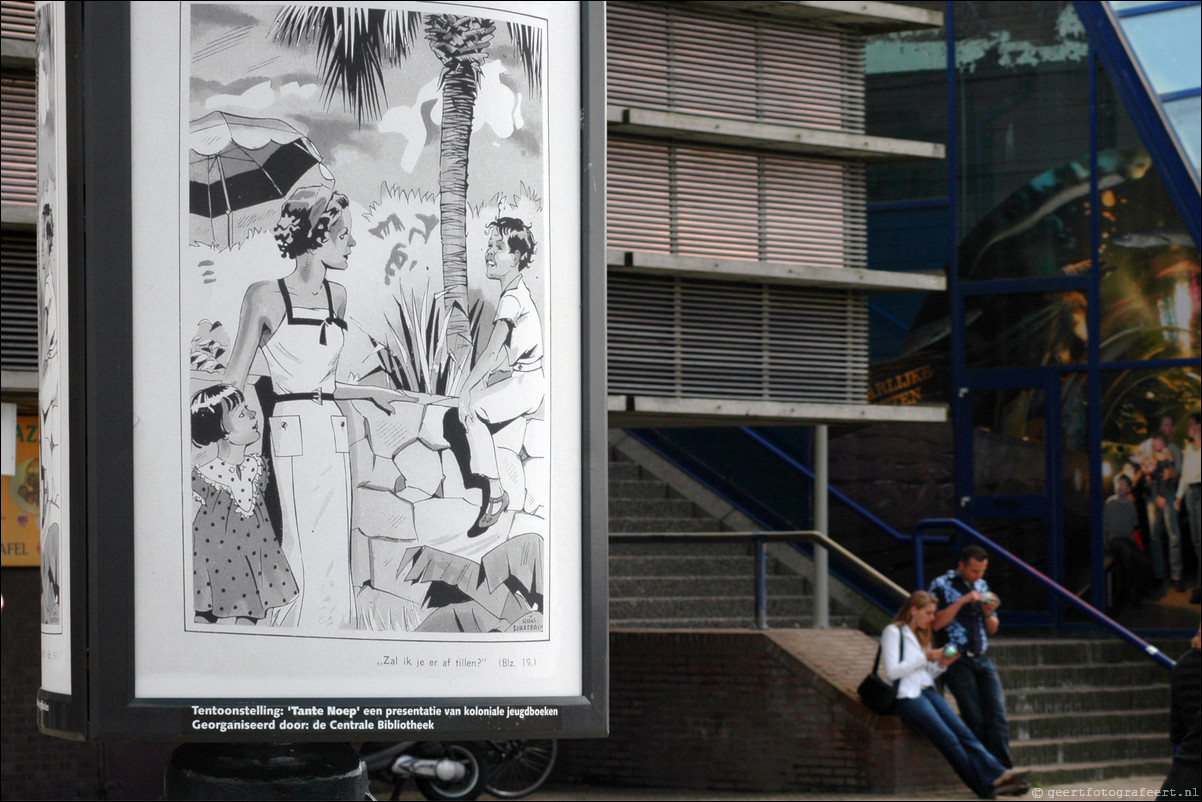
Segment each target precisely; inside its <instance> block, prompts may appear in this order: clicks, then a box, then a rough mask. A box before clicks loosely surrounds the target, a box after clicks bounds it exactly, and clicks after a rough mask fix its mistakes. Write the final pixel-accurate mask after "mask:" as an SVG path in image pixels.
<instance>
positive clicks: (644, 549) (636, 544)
mask: <svg viewBox="0 0 1202 802" xmlns="http://www.w3.org/2000/svg"><path fill="white" fill-rule="evenodd" d="M710 523H713V522H710ZM714 525H716V524H714ZM615 557H642V558H644V559H652V558H655V557H700V558H713V559H716V558H720V557H741V558H743V559H745V560H747V561H748V565H749V566H751V565H752V563H751V560H752V559H753V553H752V548H751V546H750V545H749V544H747V543H740V542H738V541H718V542H706V543H698V542H697V541H687V540H652V541H646V540H639V541H622V540H613V539H611V540H610V542H609V558H610V559H611V560H612V559H614V558H615ZM750 570H754V568H751V569H750Z"/></svg>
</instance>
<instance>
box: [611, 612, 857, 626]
mask: <svg viewBox="0 0 1202 802" xmlns="http://www.w3.org/2000/svg"><path fill="white" fill-rule="evenodd" d="M829 620H830V628H831V629H857V628H858V627H859V626H860V619H859V617H858V616H854V615H831V616H830V619H829ZM609 626H610V628H611V629H755V619H754V618H752V617H749V616H733V617H726V618H646V619H635V618H627V619H622V618H610V620H609ZM768 626H769V627H770V628H772V629H797V628H807V629H808V628H810V627H813V626H814V619H813V617H812V616H769V617H768Z"/></svg>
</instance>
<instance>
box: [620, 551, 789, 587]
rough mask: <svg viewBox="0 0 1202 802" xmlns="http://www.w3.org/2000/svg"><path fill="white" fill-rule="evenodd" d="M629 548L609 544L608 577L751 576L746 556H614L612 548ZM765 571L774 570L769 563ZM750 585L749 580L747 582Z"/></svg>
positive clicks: (751, 563) (752, 568)
mask: <svg viewBox="0 0 1202 802" xmlns="http://www.w3.org/2000/svg"><path fill="white" fill-rule="evenodd" d="M624 545H630V544H622V543H611V544H610V556H609V575H610V577H611V578H612V577H646V576H707V577H709V576H730V575H732V574H741V575H742V576H745V577H752V576H754V572H755V558H754V557H751V556H748V555H738V554H729V555H725V556H715V557H709V556H699V555H689V554H672V555H641V554H614V553H613V549H614V548H615V547H616V546H624ZM768 565H769V571H772V570H773V568H774V564H773V563H769V564H768ZM749 581H750V580H749Z"/></svg>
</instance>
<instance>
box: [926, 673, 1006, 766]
mask: <svg viewBox="0 0 1202 802" xmlns="http://www.w3.org/2000/svg"><path fill="white" fill-rule="evenodd" d="M943 680H944V683H945V684H946V685H947V687H948V689H949V690H951V692H952V696H955V697H956V704H957V705H958V706H959V708H960V717H961V718H963V719H964V723H965V724H967V725H968V728H969V729H970V730H972V733H973V735H975V736H977V738H979V739H980V741H981V743H983V744H984V745H985V748H986V749H988V750H989V751H990V753H991V754H992V755H993V756H994V757H996V758H997V759H998V762H999V763H1001V764H1002V765H1003V766H1005V767H1006V768H1010V767H1011V766H1013V765H1014V764H1013V763H1011V762H1010V725H1009V724H1008V723H1007V722H1006V700H1005V698H1003V696H1002V683H1001V681H1000V680H999V679H998V676H997V670H996V669H994V667H993V661H991V660H990V659H989V658H988V657H986V656H985V655H979V656H977V657H970V656H969V655H967V654H964V655H962V656H961V657H960V659H959V660H957V661H956V662H954V663H952V664H951V665H950V666H948V668H947V672H946V673H944V675H943Z"/></svg>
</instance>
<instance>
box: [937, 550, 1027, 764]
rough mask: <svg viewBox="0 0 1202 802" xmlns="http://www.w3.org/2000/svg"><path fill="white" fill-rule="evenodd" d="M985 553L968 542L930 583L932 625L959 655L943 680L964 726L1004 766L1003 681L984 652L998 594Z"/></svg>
mask: <svg viewBox="0 0 1202 802" xmlns="http://www.w3.org/2000/svg"><path fill="white" fill-rule="evenodd" d="M988 567H989V555H988V554H987V553H986V552H985V550H984V549H983V548H981V547H980V546H968V547H966V548H965V549H964V550H963V551H961V552H960V562H959V564H958V565H957V566H956V568H955V570H952V571H948V572H947V573H946V574H943V575H942V576H940V577H937V578H936V579H935V581H934V582H932V583H931V587H930V592H931V594H932V595H933V596H934V597H935V599H936V601H937V602H938V611H937V612H936V614H935V621H934V623H933V624H932V627H933V628H934V629H935V630H936V631H942V630H946V631H947V632H946V634H947V642H948V643H949V644H951V645H953V646H955V647H956V648H957V649H958V650H959V651H960V654H961V655H963V658H962V659H960V660H957V661H956V662H955V664H953V666H952V667H951V668H950V669H949V670H948V672H947V674H946V676H945V677H944V684H945V685H946V686H947V687H948V688H949V689H950V690H951V692H952V695H953V696H955V697H956V704H957V705H959V707H960V715H961V716H963V718H964V723H965V724H967V725H968V728H969V729H970V730H972V731H973V733H974V734H975V735H976V736H977V737H978V738H979V739H981V743H983V744H985V746H986V747H987V748H988V749H989V751H990V752H991V753H993V756H994V757H996V758H997V759H998V762H999V763H1001V764H1002V765H1003V766H1011V765H1013V764H1012V763H1011V762H1010V725H1009V723H1008V722H1007V721H1006V700H1005V699H1004V698H1003V696H1002V682H1001V680H999V679H998V675H997V670H996V669H995V668H994V667H993V661H991V660H990V659H989V658H988V657H987V656H986V651H987V650H988V649H989V637H990V636H991V635H994V634H996V633H997V630H998V617H997V614H996V613H995V612H994V611H995V610H996V608H997V604H998V599H997V596H995V595H993V594H992V593H990V592H989V585H988V584H986V582H985V569H986V568H988Z"/></svg>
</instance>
